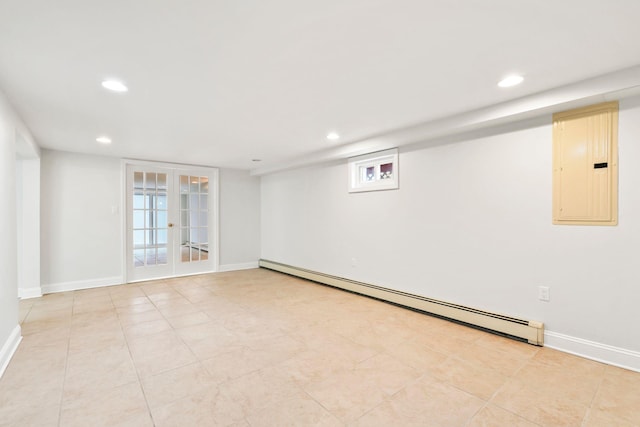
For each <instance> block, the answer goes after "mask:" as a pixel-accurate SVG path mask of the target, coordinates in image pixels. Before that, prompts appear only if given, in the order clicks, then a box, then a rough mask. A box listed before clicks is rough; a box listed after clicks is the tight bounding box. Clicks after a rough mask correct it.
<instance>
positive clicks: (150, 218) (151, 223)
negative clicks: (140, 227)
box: [144, 211, 156, 228]
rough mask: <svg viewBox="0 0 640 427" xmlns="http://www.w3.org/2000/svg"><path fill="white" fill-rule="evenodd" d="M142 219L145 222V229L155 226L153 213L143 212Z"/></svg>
mask: <svg viewBox="0 0 640 427" xmlns="http://www.w3.org/2000/svg"><path fill="white" fill-rule="evenodd" d="M144 214H145V215H144V217H145V219H146V221H147V227H146V228H153V227H155V226H156V218H155V215H154V214H155V211H144Z"/></svg>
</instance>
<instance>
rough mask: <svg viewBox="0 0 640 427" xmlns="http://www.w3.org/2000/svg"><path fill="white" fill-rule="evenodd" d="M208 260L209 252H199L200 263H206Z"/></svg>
mask: <svg viewBox="0 0 640 427" xmlns="http://www.w3.org/2000/svg"><path fill="white" fill-rule="evenodd" d="M208 259H209V252H207V251H202V252H200V261H206V260H208Z"/></svg>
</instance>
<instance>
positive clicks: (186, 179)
mask: <svg viewBox="0 0 640 427" xmlns="http://www.w3.org/2000/svg"><path fill="white" fill-rule="evenodd" d="M198 172H200V173H198ZM202 172H205V171H196V170H189V171H187V170H181V171H178V175H177V177H176V181H177V182H176V186H177V187H178V188H179V199H180V200H179V205H180V215H179V217H180V224H179V238H178V245H177V247H176V250H177V252H178V254H177V260H176V271H177V272H179V273H182V274H188V273H192V272H196V271H211V269H213V268H214V266H215V264H214V262H213V257H212V256H211V252H212V250H213V249H214V248H215V245H211V244H210V242H211V240H212V230H211V227H210V224H211V222H212V220H213V217H212V212H213V210H212V209H211V206H210V194H209V188H210V186H209V182H210V181H211V180H212V176H211V175H210V174H209V173H202Z"/></svg>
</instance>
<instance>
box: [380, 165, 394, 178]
mask: <svg viewBox="0 0 640 427" xmlns="http://www.w3.org/2000/svg"><path fill="white" fill-rule="evenodd" d="M392 176H393V163H385V164H383V165H380V179H389V178H391V177H392Z"/></svg>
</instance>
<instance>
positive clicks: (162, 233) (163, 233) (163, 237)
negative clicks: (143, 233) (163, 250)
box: [157, 228, 167, 245]
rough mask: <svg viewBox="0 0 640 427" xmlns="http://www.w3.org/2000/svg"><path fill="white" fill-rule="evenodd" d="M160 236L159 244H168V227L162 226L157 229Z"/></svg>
mask: <svg viewBox="0 0 640 427" xmlns="http://www.w3.org/2000/svg"><path fill="white" fill-rule="evenodd" d="M157 236H158V242H157V243H158V245H166V244H167V229H166V228H161V229H159V230H158V231H157Z"/></svg>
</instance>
